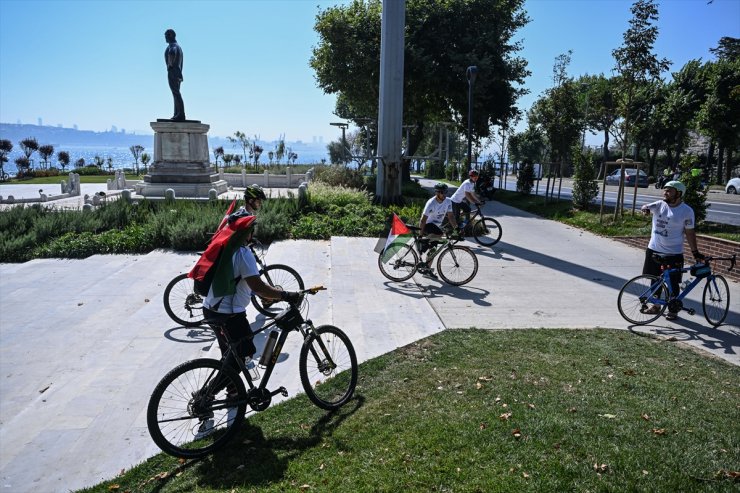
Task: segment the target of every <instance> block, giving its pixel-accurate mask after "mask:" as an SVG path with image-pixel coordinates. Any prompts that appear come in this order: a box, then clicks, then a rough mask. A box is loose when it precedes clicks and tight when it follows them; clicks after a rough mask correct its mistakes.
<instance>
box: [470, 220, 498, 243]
mask: <svg viewBox="0 0 740 493" xmlns="http://www.w3.org/2000/svg"><path fill="white" fill-rule="evenodd" d="M502 233H503V231H502V230H501V224H499V222H498V221H496V220H495V219H493V218H491V217H487V218H485V219H482V220H481V221H477V222H475V224H473V227H472V234H473V238H474V239H475V241H477V242H478V243H479V244H481V245H483V246H493V245H495V244H496V243H498V241H499V240H500V239H501V234H502Z"/></svg>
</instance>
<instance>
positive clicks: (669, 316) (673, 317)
mask: <svg viewBox="0 0 740 493" xmlns="http://www.w3.org/2000/svg"><path fill="white" fill-rule="evenodd" d="M677 318H678V313H673V312H668V313H666V314H665V319H666V320H676V319H677Z"/></svg>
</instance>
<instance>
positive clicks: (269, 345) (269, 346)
mask: <svg viewBox="0 0 740 493" xmlns="http://www.w3.org/2000/svg"><path fill="white" fill-rule="evenodd" d="M277 338H278V331H277V330H273V331H272V332H270V335H269V336H267V342H266V343H265V349H263V350H262V357H261V358H260V366H261V367H262V368H265V367H267V363H268V362H269V361H270V360H271V359H272V353H273V351H275V344H276V343H277Z"/></svg>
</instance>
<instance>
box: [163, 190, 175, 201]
mask: <svg viewBox="0 0 740 493" xmlns="http://www.w3.org/2000/svg"><path fill="white" fill-rule="evenodd" d="M164 200H165V202H172V201H174V200H175V191H174V190H173V189H171V188H168V189H167V190H165V191H164Z"/></svg>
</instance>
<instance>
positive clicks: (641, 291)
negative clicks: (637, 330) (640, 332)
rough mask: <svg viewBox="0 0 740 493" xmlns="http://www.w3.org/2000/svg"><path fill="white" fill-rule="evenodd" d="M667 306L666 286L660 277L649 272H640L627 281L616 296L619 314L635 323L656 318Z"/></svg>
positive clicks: (648, 321)
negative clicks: (640, 273)
mask: <svg viewBox="0 0 740 493" xmlns="http://www.w3.org/2000/svg"><path fill="white" fill-rule="evenodd" d="M667 306H668V288H667V287H666V286H665V284H664V283H663V280H662V279H661V278H660V277H657V276H653V275H650V274H642V275H640V276H637V277H635V278H633V279H630V280H629V281H627V283H625V285H624V286H622V289H621V290H620V291H619V296H618V297H617V308H618V309H619V314H620V315H622V318H624V319H625V320H626V321H628V322H630V323H633V324H636V325H645V324H649V323H650V322H652V321H653V320H657V319H658V317H660V316H661V315H662V314H663V312H664V311H665V309H666V307H667Z"/></svg>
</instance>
